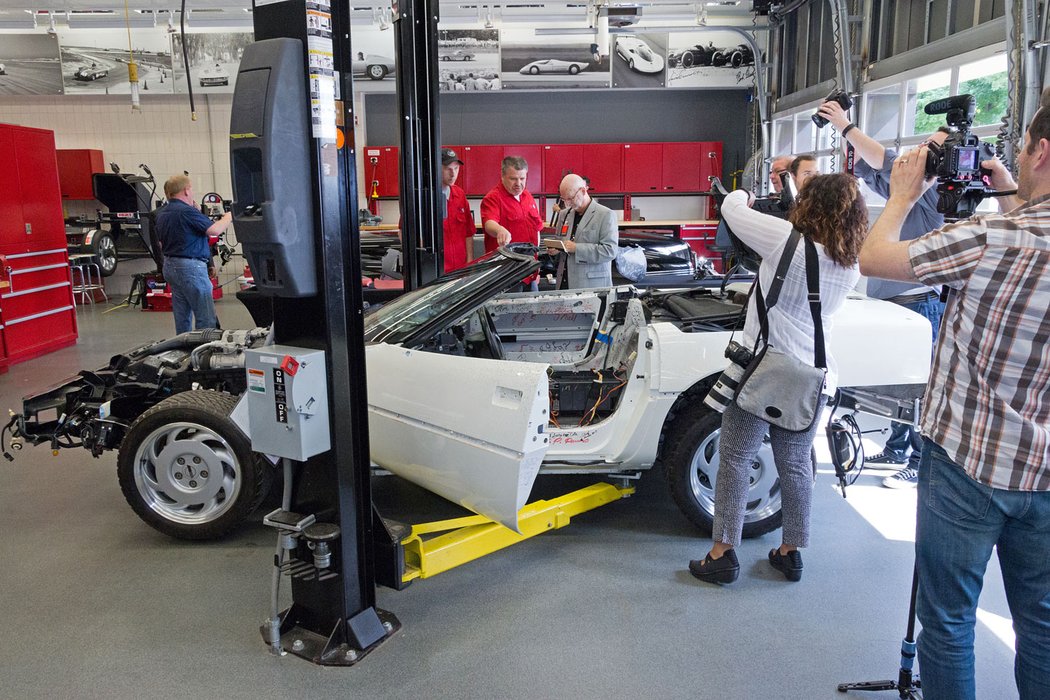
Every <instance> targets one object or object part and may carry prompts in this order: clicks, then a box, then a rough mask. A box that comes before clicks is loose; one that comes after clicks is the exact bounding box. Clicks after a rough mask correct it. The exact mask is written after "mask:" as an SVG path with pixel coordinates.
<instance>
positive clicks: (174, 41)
mask: <svg viewBox="0 0 1050 700" xmlns="http://www.w3.org/2000/svg"><path fill="white" fill-rule="evenodd" d="M171 37H172V38H171V53H172V68H173V69H174V73H175V92H186V70H185V68H183V59H182V35H181V34H172V35H171ZM253 41H255V35H254V34H253V33H252V32H193V33H189V32H187V34H186V53H187V54H188V56H189V62H190V75H191V76H192V78H193V91H194V93H198V92H233V86H234V84H235V83H236V82H237V71H238V69H239V68H240V65H241V56H242V55H243V54H244V49H245V48H247V47H248V45H249V44H251V43H252V42H253Z"/></svg>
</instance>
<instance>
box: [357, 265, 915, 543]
mask: <svg viewBox="0 0 1050 700" xmlns="http://www.w3.org/2000/svg"><path fill="white" fill-rule="evenodd" d="M533 266H534V263H532V261H531V259H528V258H520V257H519V256H516V255H514V254H512V253H507V252H504V253H503V254H502V257H500V256H497V257H495V258H492V259H490V260H489V261H487V262H482V263H480V264H475V265H472V266H470V267H468V268H465V269H463V270H461V271H459V272H457V273H454V274H452V275H449V276H446V277H445V278H442V280H439V281H438V282H435V283H434V284H432V285H430V286H428V287H425V288H423V289H420V290H417V291H415V292H411V293H409V294H406V295H404V296H402V297H400V298H398V299H397V300H395V301H394V302H391V303H390V304H388V305H386V306H384V307H382V308H380V309H379V310H377V311H375V312H373V313H371V314H369V316H368V317H367V320H366V324H367V325H366V331H365V333H366V340H367V342H368V343H369V344H368V347H367V351H366V352H367V370H368V403H369V435H370V438H369V439H370V444H371V449H372V459H373V460H374V461H375V462H376V463H377V464H379V465H380V466H382V467H384V468H386V469H389V470H390V471H392V472H394V473H396V474H399V475H401V476H402V477H404V478H406V479H408V480H410V481H413V482H415V483H417V484H419V485H421V486H423V487H424V488H427V489H429V490H431V491H434V492H435V493H438V494H440V495H442V496H444V497H445V498H448V499H449V500H452V501H455V502H457V503H460V504H462V505H463V506H465V507H467V508H469V509H471V510H473V511H475V512H477V513H480V514H482V515H485V516H487V517H489V518H491V519H493V520H495V521H498V522H501V523H503V524H504V525H506V526H507V527H510V528H512V529H517V524H518V523H517V511H518V510H519V509H520V508H521V507H522V506H523V505H525V502H526V500H527V498H528V496H529V493H530V490H531V488H532V484H533V481H534V480H535V478H536V476H537V474H538V473H539V472H543V473H594V474H632V473H637V472H640V471H644V470H648V469H651V468H652V467H654V466H655V465H657V464H662V465H663V466H664V467H665V468H666V475H667V478H668V480H669V484H670V487H671V492H672V494H673V495H674V498H675V500H676V502H677V503H678V505H679V506H680V507H681V509H682V510H683V512H684V513H685V514H686V515H687V516H688V517H689V518H690V520H692V521H693V522H694V523H696V524H697V525H698V526H700V527H701V528H703V529H706V530H709V529H710V527H711V521H712V514H713V502H714V484H715V479H716V476H717V468H718V434H719V426H720V422H721V416H720V415H719V414H717V413H715V412H713V411H711V410H710V409H708V408H707V407H706V406H704V405H703V403H702V399H703V397H704V396H705V395H706V393H707V391H708V389H709V388H710V386H711V385H712V384H713V382H714V380H715V379H716V378H717V377H718V375H719V374H720V373H721V372H722V370H723V369H724V367H725V366H726V363H727V360H726V359H725V357H724V350H725V347H726V345H727V343H728V341H729V336H730V331H731V329H732V328H733V327H734V326H735V325H736V324H737V323H738V322H739V316H740V306H739V304H738V303H737V302H736V301H734V300H733V298H731V296H730V295H724V294H722V293H721V292H720V291H719V289H718V288H717V287H715V288H710V289H707V288H699V289H692V290H677V291H664V292H660V291H653V292H647V293H645V294H640V293H639V292H638V291H637V290H636V289H634V288H633V287H619V288H612V289H597V290H594V289H589V290H578V291H561V292H549V293H539V294H535V293H525V294H507V295H502V296H497V295H498V294H499V292H500V291H502V290H503V289H505V288H506V287H508V286H509V285H511V284H513V283H515V282H516V281H518V280H520V279H522V278H523V277H524V276H525V275H526V274H527V272H528V271H529V270H531V269H532V268H533ZM930 336H931V333H930V326H929V323H928V322H927V321H926V320H925V319H923V318H922V317H921V316H919V315H917V314H915V313H912V312H911V311H908V310H906V309H903V308H902V307H900V306H897V305H895V304H890V303H888V302H883V301H877V300H874V299H869V298H867V297H864V296H861V295H859V294H858V295H851V296H850V297H849V298H848V299H847V301H846V303H845V304H844V305H843V307H842V309H841V311H840V312H839V313H837V314H836V315H835V317H834V329H833V331H832V333H831V337H832V341H831V352H832V353H833V354H834V357H835V358H836V360H837V362H838V365H839V375H840V384H841V386H842V387H843V388H844V389H845V390H847V391H850V392H853V396H854V400H856V401H857V403H858V404H866V403H867V402H868V399H870V400H871V402H872V405H873V406H880V407H885V406H887V405H892V404H894V403H896V402H899V401H903V402H905V403H906V404H911V403H912V402H914V401H916V400H917V399H918V398H919V397H920V396H921V393H922V389H923V385H924V384H925V381H926V378H927V375H928V372H929V358H930V342H931V338H930ZM887 395H888V396H887ZM856 397H863V399H856ZM882 397H885V398H882ZM881 411H882V412H883V413H885V414H891V413H892V409H889V410H884V409H882V410H881ZM780 519H781V512H780V484H779V481H778V479H777V473H776V468H775V466H774V464H773V459H772V451H771V449H769V448H766V449H764V450H763V451H762V453H761V454H760V455H759V459H758V463H756V464H755V465H754V473H753V478H752V482H751V491H750V495H749V498H748V508H747V515H746V520H745V527H744V535H745V536H755V535H759V534H762V533H765V532H768V531H770V530H772V529H775V528H776V527H778V526H779V525H780Z"/></svg>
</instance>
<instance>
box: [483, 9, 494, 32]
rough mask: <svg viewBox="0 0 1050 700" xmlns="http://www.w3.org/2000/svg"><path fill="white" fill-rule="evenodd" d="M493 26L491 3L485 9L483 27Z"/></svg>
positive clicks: (490, 27) (489, 27)
mask: <svg viewBox="0 0 1050 700" xmlns="http://www.w3.org/2000/svg"><path fill="white" fill-rule="evenodd" d="M494 26H496V25H494V24H493V23H492V5H489V6H488V7H487V9H486V10H485V29H492V28H493V27H494Z"/></svg>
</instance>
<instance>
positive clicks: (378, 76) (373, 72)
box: [368, 63, 386, 80]
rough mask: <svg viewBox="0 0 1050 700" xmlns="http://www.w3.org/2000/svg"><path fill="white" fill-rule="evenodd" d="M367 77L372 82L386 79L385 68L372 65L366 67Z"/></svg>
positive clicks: (376, 64) (375, 64)
mask: <svg viewBox="0 0 1050 700" xmlns="http://www.w3.org/2000/svg"><path fill="white" fill-rule="evenodd" d="M368 77H369V78H371V79H372V80H382V79H383V78H385V77H386V66H381V65H379V64H378V63H374V64H372V65H370V66H369V67H368Z"/></svg>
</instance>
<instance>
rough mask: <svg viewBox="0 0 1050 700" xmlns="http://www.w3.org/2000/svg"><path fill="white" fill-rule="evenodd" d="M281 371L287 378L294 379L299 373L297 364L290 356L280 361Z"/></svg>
mask: <svg viewBox="0 0 1050 700" xmlns="http://www.w3.org/2000/svg"><path fill="white" fill-rule="evenodd" d="M281 369H283V370H284V373H285V374H287V375H288V376H289V377H294V376H295V373H296V372H298V371H299V363H298V362H297V361H296V359H295V358H294V357H292V356H291V355H285V356H284V359H283V360H281Z"/></svg>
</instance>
